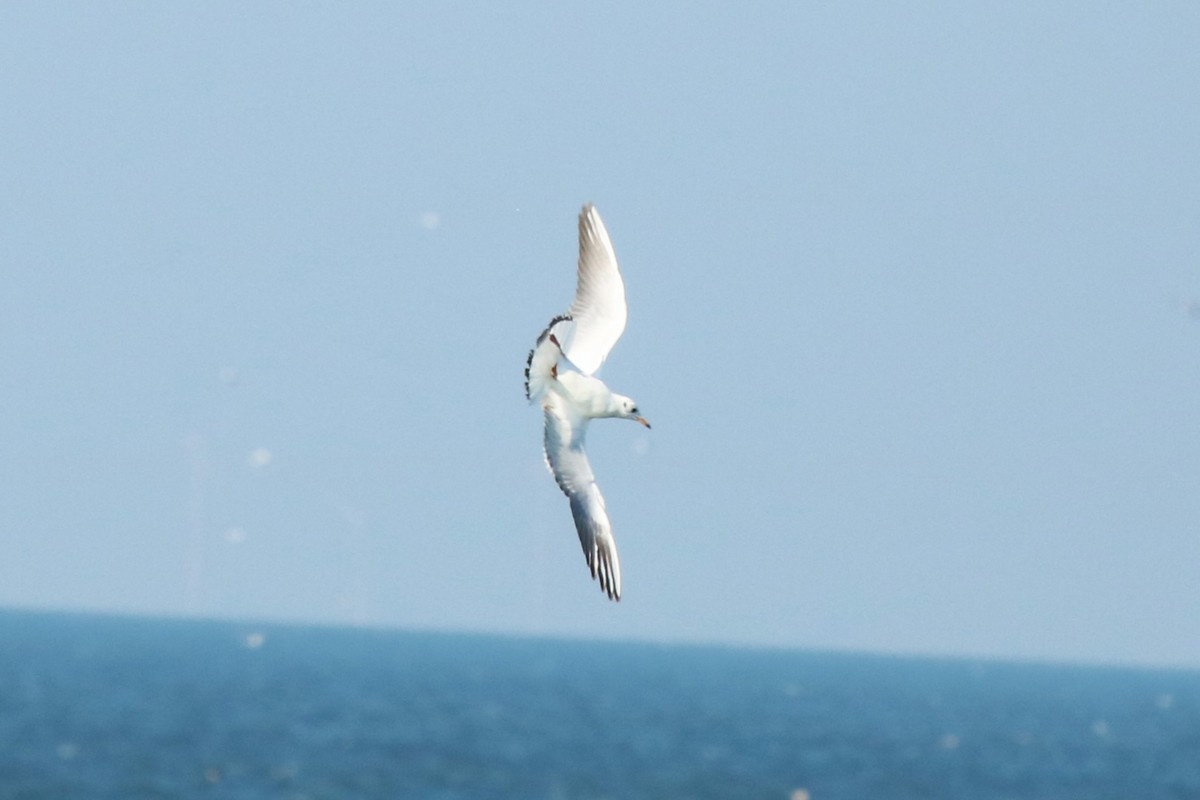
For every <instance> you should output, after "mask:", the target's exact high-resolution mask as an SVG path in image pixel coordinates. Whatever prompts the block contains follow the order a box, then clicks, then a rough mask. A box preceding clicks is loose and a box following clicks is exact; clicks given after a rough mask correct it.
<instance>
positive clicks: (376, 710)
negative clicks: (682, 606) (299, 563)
mask: <svg viewBox="0 0 1200 800" xmlns="http://www.w3.org/2000/svg"><path fill="white" fill-rule="evenodd" d="M0 798H2V799H3V800H10V799H12V800H17V799H18V798H19V799H20V800H63V799H64V798H88V799H89V800H92V799H96V798H113V799H114V800H115V799H116V798H120V799H121V800H133V799H136V798H230V800H259V799H260V798H293V799H294V800H301V799H302V798H306V799H307V798H311V799H314V800H315V799H316V798H322V799H324V798H329V799H330V800H333V799H335V798H336V799H338V800H340V799H341V798H364V799H365V798H373V799H374V798H379V799H381V800H382V799H383V798H431V799H437V800H465V799H466V798H513V799H517V800H522V799H525V798H531V799H534V798H596V799H599V798H614V799H615V798H696V799H697V800H699V799H700V798H764V799H766V798H770V799H771V800H842V799H847V800H848V799H850V798H881V799H884V800H908V799H909V798H911V799H912V800H916V799H917V798H922V799H926V798H955V799H956V800H985V799H986V800H1000V799H1001V798H1005V799H1006V800H1007V799H1009V798H1012V799H1014V800H1015V799H1016V798H1027V799H1033V798H1045V800H1052V799H1053V800H1064V799H1066V798H1081V799H1082V798H1088V800H1095V799H1096V798H1114V800H1115V799H1116V798H1121V799H1122V800H1155V799H1156V798H1200V672H1195V671H1182V670H1158V669H1130V668H1105V667H1093V666H1070V665H1037V664H1020V663H1001V662H989V661H977V660H948V659H921V658H898V657H883V656H871V655H858V654H838V653H819V652H803V651H783V650H753V649H737V648H727V647H709V646H681V645H655V644H638V643H617V642H607V641H605V642H595V641H569V640H561V639H550V638H517V637H499V636H484V635H467V634H440V633H427V632H405V631H391V630H376V629H364V628H344V629H339V628H320V627H300V626H285V625H255V624H248V623H235V622H209V621H193V620H164V619H143V618H123V617H110V616H91V615H69V614H48V613H31V612H19V611H0Z"/></svg>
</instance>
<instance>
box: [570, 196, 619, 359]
mask: <svg viewBox="0 0 1200 800" xmlns="http://www.w3.org/2000/svg"><path fill="white" fill-rule="evenodd" d="M626 315H627V311H626V308H625V283H624V281H622V280H621V272H620V270H619V269H618V268H617V254H616V253H615V252H614V251H613V246H612V240H611V239H609V238H608V230H607V229H605V227H604V221H603V220H602V219H600V212H599V211H597V210H596V207H595V206H593V205H591V204H590V203H589V204H588V205H586V206H584V207H583V210H582V211H581V212H580V213H579V275H578V283H577V284H576V286H575V302H573V303H571V311H570V316H571V319H572V320H573V321H574V330H573V331H572V333H571V336H570V338H569V341H566V342H563V354H564V355H566V357H567V359H568V360H570V362H571V363H572V364H574V365H575V367H576V368H577V369H578V370H579V371H580V372H582V373H583V374H585V375H592V374H594V373H595V372H596V370H598V369H599V368H600V365H601V364H603V363H604V359H606V358H608V353H609V351H610V350H612V348H613V345H615V344H616V343H617V340H618V339H620V338H621V334H622V333H623V332H624V331H625V318H626Z"/></svg>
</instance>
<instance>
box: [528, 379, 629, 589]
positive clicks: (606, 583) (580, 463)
mask: <svg viewBox="0 0 1200 800" xmlns="http://www.w3.org/2000/svg"><path fill="white" fill-rule="evenodd" d="M543 409H544V413H545V418H546V431H545V447H546V463H547V464H548V465H549V467H550V471H551V472H553V473H554V480H555V481H556V482H557V483H558V487H559V488H560V489H562V491H563V494H565V495H566V496H567V499H568V500H570V501H571V515H572V516H573V517H574V518H575V530H576V531H577V532H578V533H579V543H580V545H582V546H583V555H584V557H585V558H586V559H587V565H588V569H589V570H591V573H592V578H594V579H597V580H599V581H600V588H601V589H603V590H604V593H605V594H607V595H608V597H609V599H611V600H620V599H621V562H620V561H619V560H618V558H617V541H616V539H614V538H613V534H612V524H611V523H610V522H609V520H608V512H607V511H606V510H605V508H604V496H603V495H601V494H600V487H599V486H597V485H596V476H595V475H593V474H592V466H591V464H589V463H588V459H587V453H585V452H584V450H583V438H584V434H585V433H587V420H586V419H583V418H580V417H576V416H574V415H573V414H572V413H571V411H570V409H569V408H568V406H567V404H566V402H564V400H563V399H562V397H561V396H560V395H559V394H558V393H557V392H554V391H550V392H547V393H546V395H545V400H544V402H543Z"/></svg>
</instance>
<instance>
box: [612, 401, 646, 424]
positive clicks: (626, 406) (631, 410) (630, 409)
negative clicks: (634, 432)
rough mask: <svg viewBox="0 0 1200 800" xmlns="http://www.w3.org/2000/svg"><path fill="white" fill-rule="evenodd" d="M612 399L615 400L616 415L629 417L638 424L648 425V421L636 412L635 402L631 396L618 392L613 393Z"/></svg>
mask: <svg viewBox="0 0 1200 800" xmlns="http://www.w3.org/2000/svg"><path fill="white" fill-rule="evenodd" d="M613 399H615V400H616V401H617V414H616V415H617V416H618V417H622V418H624V419H631V420H633V421H634V422H636V423H638V424H639V425H645V426H646V427H647V428H649V427H650V423H649V422H647V421H646V418H645V417H643V416H642V415H641V414H639V413H638V407H637V403H635V402H633V398H632V397H625V396H623V395H619V394H618V395H614V396H613Z"/></svg>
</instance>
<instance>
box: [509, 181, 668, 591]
mask: <svg viewBox="0 0 1200 800" xmlns="http://www.w3.org/2000/svg"><path fill="white" fill-rule="evenodd" d="M626 316H627V311H626V308H625V283H624V282H623V281H622V280H621V272H620V270H619V269H618V268H617V256H616V253H614V252H613V246H612V240H611V239H609V238H608V231H607V230H606V229H605V227H604V221H603V220H601V219H600V212H599V211H597V210H596V207H595V206H593V205H591V204H588V205H586V206H584V207H583V210H582V211H581V212H580V213H579V272H578V284H577V285H576V287H575V301H574V302H573V303H571V310H570V311H568V312H567V313H566V314H563V315H561V316H557V317H555V318H554V319H552V320H550V324H549V325H547V326H546V330H544V331H542V333H541V335H540V336H538V338H537V344H536V345H535V346H534V348H533V349H532V350H530V351H529V358H528V360H527V361H526V364H525V397H526V398H528V399H529V400H530V401H531V402H537V403H539V404H540V405H541V407H542V412H543V414H544V416H545V421H546V430H545V439H544V444H545V452H546V465H547V466H549V467H550V471H551V472H552V473H553V474H554V480H555V481H556V482H557V483H558V488H560V489H562V491H563V494H565V495H566V496H567V499H568V500H570V502H571V515H572V516H573V517H574V518H575V530H576V531H577V532H578V533H579V543H580V544H581V545H583V555H584V557H585V558H586V559H587V565H588V569H589V570H591V572H592V578H593V579H599V581H600V588H601V589H602V590H603V591H604V593H605V594H607V595H608V597H609V599H611V600H620V599H621V562H620V561H619V560H618V559H617V542H616V540H615V539H613V533H612V524H611V523H610V522H609V520H608V513H607V512H606V511H605V509H604V496H603V495H601V494H600V487H599V486H597V485H596V476H595V475H593V474H592V466H591V464H589V463H588V458H587V453H585V452H584V449H583V439H584V436H585V435H586V434H587V426H588V423H589V422H591V421H592V420H593V419H597V418H600V417H620V418H622V419H631V420H633V421H634V422H637V423H639V424H641V425H645V426H646V427H647V428H649V427H650V423H649V422H647V421H646V419H645V418H644V417H642V416H641V415H640V414H638V408H637V403H635V402H633V400H632V399H631V398H628V397H625V396H624V395H620V394H616V393H615V392H613V391H612V390H610V389H609V388H608V387H607V386H605V385H604V382H603V381H601V380H600V379H599V378H597V377H595V373H596V370H598V369H599V368H600V365H601V364H603V363H604V359H606V358H608V353H609V351H610V350H612V348H613V345H615V344H616V343H617V340H618V339H620V338H621V333H622V332H623V331H624V330H625V318H626ZM560 361H565V362H566V363H564V364H563V365H562V366H564V367H565V368H564V369H560V368H559V367H560ZM572 367H573V369H572Z"/></svg>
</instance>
